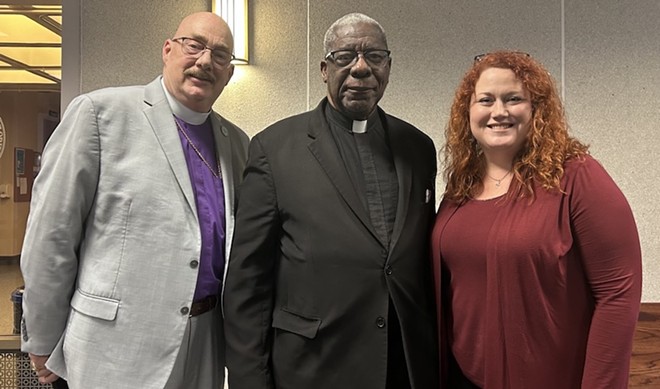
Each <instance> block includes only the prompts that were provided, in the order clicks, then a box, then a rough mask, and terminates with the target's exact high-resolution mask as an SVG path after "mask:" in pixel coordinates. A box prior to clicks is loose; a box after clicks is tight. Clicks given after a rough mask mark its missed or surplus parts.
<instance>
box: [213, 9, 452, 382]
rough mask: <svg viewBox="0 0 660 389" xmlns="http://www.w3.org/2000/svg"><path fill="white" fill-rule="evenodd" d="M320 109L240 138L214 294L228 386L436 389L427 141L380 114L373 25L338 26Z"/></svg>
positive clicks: (385, 65) (360, 19)
mask: <svg viewBox="0 0 660 389" xmlns="http://www.w3.org/2000/svg"><path fill="white" fill-rule="evenodd" d="M324 49H325V52H326V56H325V58H324V60H323V61H321V74H322V76H323V80H324V82H325V83H326V84H327V91H328V94H327V98H326V99H324V100H323V101H322V102H321V103H320V104H319V106H318V107H317V108H316V109H314V110H312V111H310V112H306V113H303V114H300V115H297V116H293V117H291V118H287V119H284V120H282V121H280V122H278V123H275V124H273V125H272V126H270V127H269V128H267V129H265V130H264V131H263V132H261V133H259V134H258V135H257V136H255V137H254V139H253V140H252V141H251V144H250V149H249V157H248V164H247V168H246V170H245V173H244V183H243V184H242V186H241V187H240V188H239V193H238V208H237V215H236V231H235V234H234V236H235V239H234V242H233V247H232V251H231V253H232V254H231V257H230V262H229V270H228V274H227V281H226V287H225V294H224V296H225V297H224V312H225V330H226V339H227V366H228V369H229V385H230V387H231V388H232V389H266V388H270V389H274V388H282V389H283V388H292V389H326V388H327V389H385V388H387V389H408V388H411V389H435V388H438V387H439V384H438V377H439V373H438V355H437V331H436V323H435V308H434V306H435V302H434V297H433V284H432V277H431V270H430V269H431V265H430V258H429V254H428V247H429V243H428V241H429V234H430V228H431V225H432V221H433V216H434V210H435V194H434V183H435V175H436V152H435V148H434V146H433V142H432V141H431V139H430V138H429V137H428V136H426V135H424V134H423V133H422V132H420V131H419V130H418V129H416V128H415V127H413V126H411V125H410V124H408V123H406V122H403V121H402V120H399V119H397V118H395V117H393V116H390V115H388V114H386V113H385V112H383V110H381V109H380V108H378V106H377V104H378V101H379V100H380V99H381V97H382V96H383V92H384V91H385V87H386V86H387V82H388V79H389V73H390V67H391V64H392V60H391V57H390V51H389V50H388V47H387V40H386V37H385V33H384V31H383V29H382V27H381V26H380V24H379V23H378V22H376V21H375V20H373V19H371V18H369V17H368V16H365V15H362V14H349V15H346V16H344V17H342V18H341V19H339V20H337V21H336V22H335V23H334V24H333V25H332V26H331V27H330V28H329V29H328V31H327V33H326V35H325V40H324Z"/></svg>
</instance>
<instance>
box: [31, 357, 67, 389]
mask: <svg viewBox="0 0 660 389" xmlns="http://www.w3.org/2000/svg"><path fill="white" fill-rule="evenodd" d="M29 355H30V361H31V364H32V370H34V372H35V373H37V377H39V383H42V384H51V383H53V382H55V381H56V380H57V379H58V378H60V377H58V376H57V375H56V374H55V373H53V372H52V371H50V370H48V369H46V361H47V360H48V357H49V356H50V355H34V354H32V353H30V354H29Z"/></svg>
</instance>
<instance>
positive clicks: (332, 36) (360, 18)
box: [323, 12, 387, 54]
mask: <svg viewBox="0 0 660 389" xmlns="http://www.w3.org/2000/svg"><path fill="white" fill-rule="evenodd" d="M358 23H366V24H371V25H373V26H375V27H376V28H377V29H378V31H380V34H381V36H382V38H383V42H384V43H385V47H386V48H387V36H386V35H385V30H384V29H383V26H381V25H380V23H378V22H377V21H376V19H373V18H370V17H369V16H367V15H365V14H361V13H357V12H354V13H350V14H347V15H344V16H342V17H341V18H339V19H337V21H335V22H334V23H332V25H331V26H330V28H328V31H326V32H325V37H324V38H323V51H324V52H325V53H326V54H327V53H329V52H330V46H331V45H332V43H333V42H334V41H335V40H336V39H337V30H338V29H339V28H340V27H344V26H349V25H352V24H358Z"/></svg>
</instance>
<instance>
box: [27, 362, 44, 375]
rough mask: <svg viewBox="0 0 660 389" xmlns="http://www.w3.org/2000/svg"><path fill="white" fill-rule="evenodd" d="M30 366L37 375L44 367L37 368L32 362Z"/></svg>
mask: <svg viewBox="0 0 660 389" xmlns="http://www.w3.org/2000/svg"><path fill="white" fill-rule="evenodd" d="M30 366H32V370H34V372H35V373H38V372H39V371H40V370H42V369H43V367H42V368H39V367H37V365H35V364H34V362H30Z"/></svg>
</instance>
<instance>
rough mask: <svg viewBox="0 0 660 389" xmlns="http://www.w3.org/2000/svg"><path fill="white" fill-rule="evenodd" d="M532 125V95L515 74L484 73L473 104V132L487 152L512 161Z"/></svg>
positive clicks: (507, 71)
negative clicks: (498, 154)
mask: <svg viewBox="0 0 660 389" xmlns="http://www.w3.org/2000/svg"><path fill="white" fill-rule="evenodd" d="M531 123H532V103H531V100H530V97H529V92H528V91H527V90H526V89H525V88H524V86H523V84H522V82H520V81H519V80H518V79H517V78H516V75H515V74H514V73H513V71H511V70H510V69H501V68H488V69H486V70H484V71H483V72H482V73H481V76H480V77H479V79H478V80H477V83H476V84H475V87H474V94H473V96H472V99H471V101H470V130H471V132H472V135H473V136H474V137H475V139H476V140H477V142H478V143H479V145H480V146H481V148H482V149H483V150H484V153H487V154H491V153H500V154H505V155H507V156H508V157H510V158H513V157H514V156H515V155H516V154H517V153H518V152H519V151H520V150H521V149H522V148H523V146H524V145H525V142H526V139H527V134H528V133H529V129H530V126H531Z"/></svg>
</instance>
